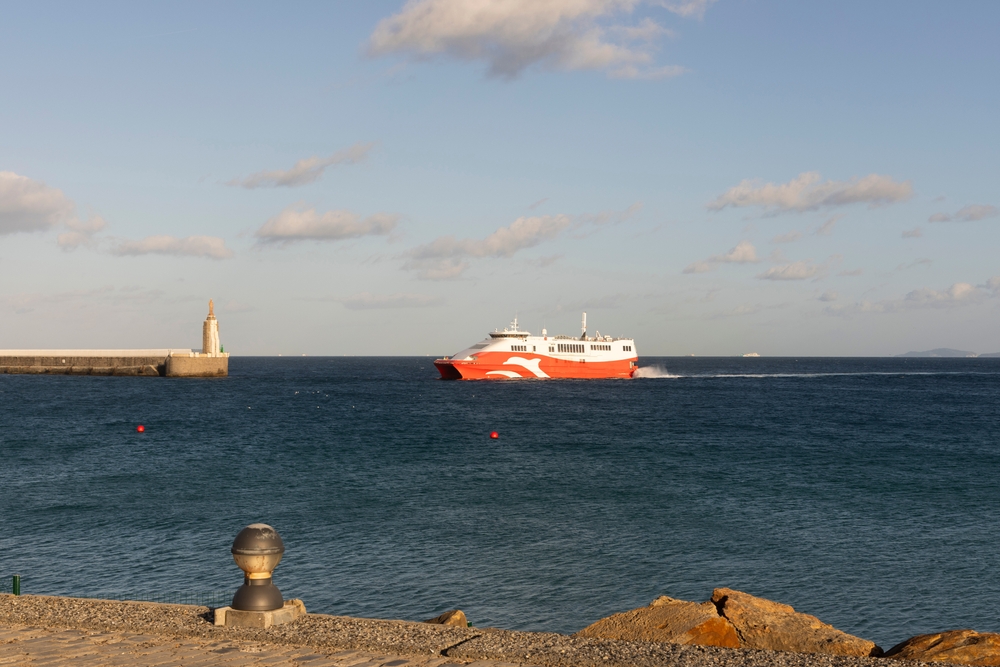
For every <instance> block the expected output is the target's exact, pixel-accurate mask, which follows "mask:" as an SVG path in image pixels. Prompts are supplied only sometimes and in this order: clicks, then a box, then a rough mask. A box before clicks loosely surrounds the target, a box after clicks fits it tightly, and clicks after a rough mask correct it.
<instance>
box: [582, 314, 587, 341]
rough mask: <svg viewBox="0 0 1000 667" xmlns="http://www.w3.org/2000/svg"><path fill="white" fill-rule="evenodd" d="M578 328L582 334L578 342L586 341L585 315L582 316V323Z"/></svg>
mask: <svg viewBox="0 0 1000 667" xmlns="http://www.w3.org/2000/svg"><path fill="white" fill-rule="evenodd" d="M580 326H581V328H582V329H583V333H582V334H581V335H580V340H586V339H587V313H584V314H583V322H582V323H581V325H580Z"/></svg>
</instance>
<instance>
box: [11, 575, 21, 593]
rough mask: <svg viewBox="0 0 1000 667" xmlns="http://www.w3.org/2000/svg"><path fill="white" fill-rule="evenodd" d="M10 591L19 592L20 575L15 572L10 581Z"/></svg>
mask: <svg viewBox="0 0 1000 667" xmlns="http://www.w3.org/2000/svg"><path fill="white" fill-rule="evenodd" d="M11 593H13V594H14V595H20V594H21V575H19V574H15V575H14V577H13V581H12V582H11Z"/></svg>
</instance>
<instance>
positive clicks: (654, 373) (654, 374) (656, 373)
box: [632, 366, 683, 380]
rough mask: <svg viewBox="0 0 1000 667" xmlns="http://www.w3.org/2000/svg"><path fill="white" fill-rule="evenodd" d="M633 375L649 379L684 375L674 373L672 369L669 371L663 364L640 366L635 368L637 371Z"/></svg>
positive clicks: (673, 377)
mask: <svg viewBox="0 0 1000 667" xmlns="http://www.w3.org/2000/svg"><path fill="white" fill-rule="evenodd" d="M632 377H634V378H644V379H647V380H651V379H659V378H671V379H676V378H679V377H683V376H681V375H674V374H673V373H671V372H670V371H668V370H667V369H666V368H664V367H663V366H640V367H639V368H637V369H636V370H635V373H633V374H632Z"/></svg>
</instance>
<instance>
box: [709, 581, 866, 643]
mask: <svg viewBox="0 0 1000 667" xmlns="http://www.w3.org/2000/svg"><path fill="white" fill-rule="evenodd" d="M712 602H713V603H714V605H715V607H716V608H717V609H718V612H719V614H720V615H722V616H724V617H725V618H726V619H728V620H729V622H730V623H732V624H733V627H734V628H735V629H736V634H737V635H738V636H739V639H740V646H742V647H743V648H756V649H767V650H771V651H790V652H793V653H827V654H831V655H849V656H880V655H882V649H880V648H879V647H878V646H876V645H875V642H870V641H868V640H867V639H861V638H860V637H855V636H853V635H849V634H847V633H846V632H841V631H840V630H838V629H836V628H835V627H833V626H832V625H827V624H826V623H823V622H822V621H820V620H819V619H818V618H816V617H815V616H810V615H809V614H801V613H799V612H797V611H795V609H793V608H792V607H789V606H788V605H787V604H781V603H779V602H772V601H771V600H765V599H764V598H758V597H754V596H753V595H750V594H749V593H743V592H740V591H734V590H732V589H729V588H716V589H715V590H714V591H713V592H712Z"/></svg>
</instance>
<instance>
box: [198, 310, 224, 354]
mask: <svg viewBox="0 0 1000 667" xmlns="http://www.w3.org/2000/svg"><path fill="white" fill-rule="evenodd" d="M221 350H222V345H221V344H220V343H219V320H217V319H215V304H214V303H213V302H212V300H211V299H209V300H208V317H206V318H205V324H203V325H202V327H201V353H202V354H204V355H208V356H210V357H217V356H219V353H220V352H221Z"/></svg>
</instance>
